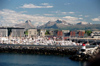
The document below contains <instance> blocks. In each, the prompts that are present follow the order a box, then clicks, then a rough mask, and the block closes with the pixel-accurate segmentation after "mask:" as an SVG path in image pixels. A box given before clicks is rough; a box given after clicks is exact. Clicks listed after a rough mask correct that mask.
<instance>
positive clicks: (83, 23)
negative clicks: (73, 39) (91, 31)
mask: <svg viewBox="0 0 100 66" xmlns="http://www.w3.org/2000/svg"><path fill="white" fill-rule="evenodd" d="M89 24H92V23H87V22H79V23H77V25H89Z"/></svg>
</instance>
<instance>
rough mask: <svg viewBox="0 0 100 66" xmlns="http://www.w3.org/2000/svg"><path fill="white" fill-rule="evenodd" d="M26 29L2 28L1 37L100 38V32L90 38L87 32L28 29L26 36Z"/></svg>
mask: <svg viewBox="0 0 100 66" xmlns="http://www.w3.org/2000/svg"><path fill="white" fill-rule="evenodd" d="M25 31H26V30H25V29H24V28H19V27H0V37H36V36H41V37H45V36H52V37H80V38H84V37H91V38H100V31H92V33H91V36H88V35H87V34H86V32H85V30H74V31H70V30H53V29H51V30H46V29H33V28H32V29H28V30H27V32H28V34H27V35H25Z"/></svg>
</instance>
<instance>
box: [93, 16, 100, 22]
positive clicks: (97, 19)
mask: <svg viewBox="0 0 100 66" xmlns="http://www.w3.org/2000/svg"><path fill="white" fill-rule="evenodd" d="M92 21H100V16H98V17H97V18H93V19H92Z"/></svg>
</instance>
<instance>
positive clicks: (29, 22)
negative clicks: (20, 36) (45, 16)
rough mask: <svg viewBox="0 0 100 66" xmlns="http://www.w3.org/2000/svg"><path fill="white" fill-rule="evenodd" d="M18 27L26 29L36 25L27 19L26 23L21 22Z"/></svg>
mask: <svg viewBox="0 0 100 66" xmlns="http://www.w3.org/2000/svg"><path fill="white" fill-rule="evenodd" d="M15 26H16V27H21V28H25V29H29V28H35V26H34V25H32V23H31V21H30V20H27V21H26V22H25V23H21V24H16V25H15Z"/></svg>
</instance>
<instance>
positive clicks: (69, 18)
mask: <svg viewBox="0 0 100 66" xmlns="http://www.w3.org/2000/svg"><path fill="white" fill-rule="evenodd" d="M63 18H65V19H67V20H72V21H73V20H78V18H76V17H72V16H65V17H63Z"/></svg>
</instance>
